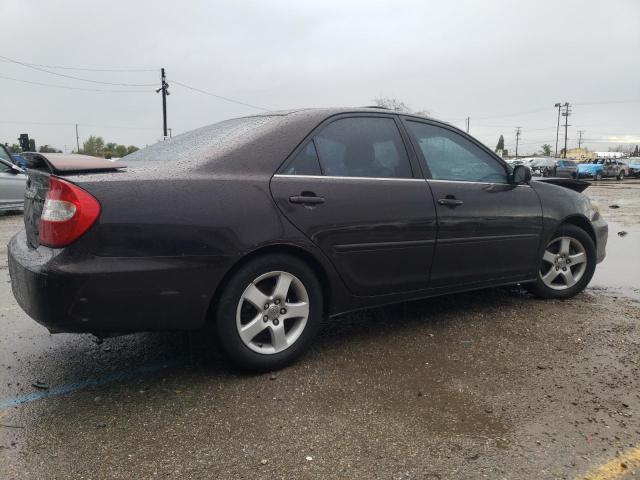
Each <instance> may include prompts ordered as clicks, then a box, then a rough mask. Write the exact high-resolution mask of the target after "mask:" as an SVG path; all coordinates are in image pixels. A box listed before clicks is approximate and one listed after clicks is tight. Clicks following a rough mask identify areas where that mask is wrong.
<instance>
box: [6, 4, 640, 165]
mask: <svg viewBox="0 0 640 480" xmlns="http://www.w3.org/2000/svg"><path fill="white" fill-rule="evenodd" d="M0 55H2V56H4V57H8V58H10V59H14V60H18V61H20V62H27V63H31V64H40V65H51V66H68V67H83V68H110V69H155V70H153V71H136V72H96V71H81V70H63V69H59V68H48V67H44V68H45V69H48V70H51V71H54V72H57V73H60V74H62V75H70V76H76V77H81V78H85V79H92V80H97V81H100V82H111V83H124V84H135V85H146V84H156V85H157V86H158V85H159V68H160V67H161V66H164V67H165V68H166V69H167V76H168V82H169V84H170V85H171V87H170V93H171V95H170V96H169V97H168V117H169V126H170V127H171V128H172V129H173V133H174V134H177V133H180V132H184V131H187V130H190V129H193V128H195V127H198V126H202V125H205V124H210V123H214V122H217V121H219V120H222V119H225V118H230V117H237V116H243V115H249V114H252V113H254V112H258V111H259V110H255V109H252V108H250V107H246V106H242V105H237V104H233V103H229V102H226V101H223V100H220V99H217V98H214V97H211V96H206V95H204V94H201V93H198V92H195V91H191V90H188V89H186V88H184V87H181V86H179V85H177V84H175V83H172V80H175V81H177V82H182V83H184V84H187V85H190V86H192V87H196V88H199V89H202V90H206V91H208V92H211V93H215V94H218V95H222V96H226V97H230V98H233V99H237V100H240V101H242V102H245V103H249V104H252V105H256V106H260V107H263V108H267V109H284V108H297V107H313V106H319V107H322V106H363V105H370V104H372V101H373V99H374V98H376V97H379V96H385V97H397V98H398V99H400V100H402V101H404V102H405V103H407V104H408V105H409V106H411V107H412V108H414V109H416V110H419V109H426V110H428V111H429V112H430V114H431V115H432V116H434V117H436V118H439V119H442V120H446V121H449V122H451V123H453V124H455V125H457V126H460V127H463V126H464V118H465V117H467V116H470V117H471V130H470V133H471V134H473V135H475V136H477V137H478V138H479V139H480V140H482V141H483V142H485V143H486V144H488V145H490V146H491V147H494V146H495V144H496V142H497V139H498V136H499V135H500V134H503V135H504V137H505V141H506V146H507V148H510V149H513V146H514V143H515V127H516V126H521V127H522V140H521V141H522V144H521V145H522V146H521V150H520V153H526V152H534V151H536V150H538V149H539V147H540V145H542V144H543V143H550V144H552V145H554V144H555V133H556V118H557V117H556V115H557V110H556V109H555V108H554V104H555V103H556V102H559V101H560V102H565V101H568V102H571V103H574V104H575V105H574V107H573V115H572V116H571V117H570V122H569V123H570V124H571V126H570V127H569V146H570V148H571V147H573V146H576V139H577V133H576V132H577V130H578V129H580V130H584V131H585V134H584V137H585V138H586V139H587V140H586V142H585V143H586V144H587V146H589V147H590V148H592V149H596V150H606V149H607V148H608V147H609V146H611V145H617V144H621V143H625V142H626V143H634V144H635V143H636V142H637V143H640V0H615V1H612V0H608V1H607V0H602V1H594V0H591V1H585V0H576V1H564V0H562V1H561V0H549V1H547V0H535V1H518V2H513V1H506V0H505V1H490V0H483V1H463V0H456V1H415V2H409V1H406V2H401V1H391V0H387V1H373V0H366V1H346V0H341V1H333V0H322V1H317V2H310V1H300V0H298V1H293V0H292V1H266V0H263V1H237V0H236V1H228V2H226V1H216V2H214V1H205V0H202V1H182V2H169V1H163V0H154V1H139V0H135V1H133V0H128V1H120V0H110V1H109V2H106V1H86V0H77V1H76V0H56V1H55V2H45V1H33V0H0ZM38 68H43V67H38ZM0 76H1V77H10V78H12V79H19V80H28V81H31V82H38V83H45V84H51V85H59V86H67V87H74V88H84V89H98V90H108V91H84V90H70V89H63V88H53V87H48V86H41V85H33V84H27V83H21V82H18V81H15V80H9V79H7V78H0V85H1V86H2V90H1V92H2V95H1V96H0V98H1V99H2V115H0V141H2V142H9V143H14V142H15V141H16V138H17V136H18V134H19V133H24V132H28V133H29V134H30V136H31V137H33V138H35V139H36V141H37V144H38V146H40V145H42V144H50V145H54V146H56V147H58V148H61V149H62V148H66V149H67V150H68V149H71V148H75V124H76V123H78V124H79V130H80V142H82V140H83V139H86V138H87V137H88V136H89V135H92V134H93V135H100V136H102V137H104V139H105V141H114V142H118V143H125V144H135V145H138V146H144V145H145V144H151V143H154V142H156V141H157V140H158V139H159V138H161V135H162V109H161V98H160V95H159V94H156V93H155V91H154V87H153V86H144V87H137V86H136V87H125V86H115V85H107V84H99V83H90V82H83V81H79V80H76V79H71V78H66V77H63V76H57V75H52V74H50V73H46V72H42V71H38V70H34V69H31V68H27V67H24V66H22V65H18V64H15V63H11V62H9V61H6V60H0ZM114 90H116V91H120V90H125V92H118V93H113V91H114ZM131 90H134V92H131ZM629 100H635V102H630V101H629ZM596 102H617V103H603V104H593V103H596ZM588 104H590V105H588Z"/></svg>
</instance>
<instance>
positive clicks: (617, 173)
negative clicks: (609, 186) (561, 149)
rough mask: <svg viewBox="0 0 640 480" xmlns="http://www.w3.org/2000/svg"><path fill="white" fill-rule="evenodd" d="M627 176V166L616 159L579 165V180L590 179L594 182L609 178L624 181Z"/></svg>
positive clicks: (599, 159)
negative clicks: (582, 178) (581, 178)
mask: <svg viewBox="0 0 640 480" xmlns="http://www.w3.org/2000/svg"><path fill="white" fill-rule="evenodd" d="M627 175H629V167H628V166H627V164H626V163H624V162H623V161H621V160H619V159H615V158H597V159H595V160H593V162H591V163H581V164H579V165H578V178H580V177H590V178H593V179H594V180H602V179H603V178H607V177H609V178H615V179H616V180H624V177H625V176H627Z"/></svg>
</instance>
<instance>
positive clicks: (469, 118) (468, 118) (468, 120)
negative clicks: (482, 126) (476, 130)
mask: <svg viewBox="0 0 640 480" xmlns="http://www.w3.org/2000/svg"><path fill="white" fill-rule="evenodd" d="M466 120H467V133H469V122H470V121H471V117H467V119H466Z"/></svg>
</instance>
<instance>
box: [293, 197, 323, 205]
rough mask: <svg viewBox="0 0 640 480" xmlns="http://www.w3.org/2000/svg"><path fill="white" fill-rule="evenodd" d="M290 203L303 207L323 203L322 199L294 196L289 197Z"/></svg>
mask: <svg viewBox="0 0 640 480" xmlns="http://www.w3.org/2000/svg"><path fill="white" fill-rule="evenodd" d="M289 201H290V202H291V203H301V204H303V205H319V204H321V203H324V197H316V196H315V195H294V196H293V197H289Z"/></svg>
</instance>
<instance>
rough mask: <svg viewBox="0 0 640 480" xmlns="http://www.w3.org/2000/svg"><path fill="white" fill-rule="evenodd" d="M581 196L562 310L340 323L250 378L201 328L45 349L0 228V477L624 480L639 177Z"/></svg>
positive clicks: (60, 338) (494, 294)
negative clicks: (292, 357) (581, 227)
mask: <svg viewBox="0 0 640 480" xmlns="http://www.w3.org/2000/svg"><path fill="white" fill-rule="evenodd" d="M585 193H587V194H588V195H589V196H591V197H592V198H594V199H596V200H597V201H598V202H599V204H600V207H601V210H602V212H603V215H604V216H605V218H606V219H607V220H608V221H609V223H610V233H609V238H610V241H609V247H608V257H607V259H606V260H605V262H604V263H603V264H601V265H600V266H599V267H598V270H597V272H596V276H595V277H594V279H593V281H592V282H591V285H590V287H589V288H588V289H587V290H586V291H585V292H584V293H582V294H580V295H578V296H577V297H575V298H573V299H571V300H568V301H549V300H547V301H542V300H538V299H536V298H533V297H531V296H530V295H528V294H527V293H525V292H524V291H523V290H522V289H520V288H518V287H513V288H502V289H492V290H483V291H478V292H471V293H467V294H460V295H451V296H446V297H441V298H436V299H430V300H425V301H420V302H413V303H407V304H400V305H395V306H391V307H386V308H381V309H375V310H369V311H365V312H360V313H357V314H351V315H347V316H343V317H340V318H336V319H334V320H331V321H329V322H327V323H326V325H325V327H324V329H323V331H322V333H321V335H320V336H319V338H318V339H317V341H316V342H315V345H314V347H313V348H312V349H311V351H310V352H309V353H308V354H307V355H306V356H305V357H303V358H302V359H301V360H300V361H299V362H298V363H297V364H295V365H294V366H292V367H290V368H287V369H285V370H283V371H280V372H277V373H273V374H264V375H246V374H240V373H237V372H234V371H233V370H232V369H231V368H230V366H229V365H228V364H227V363H226V362H225V361H224V359H223V358H222V357H221V356H220V354H219V352H218V351H217V350H216V349H215V347H214V346H213V341H212V339H211V337H210V336H209V335H204V334H201V333H191V334H187V333H179V334H177V333H155V334H137V335H128V336H124V337H119V338H112V339H107V340H105V341H104V342H103V343H98V342H96V341H95V339H94V338H93V337H91V336H89V335H67V334H59V335H50V334H49V333H48V332H47V331H46V329H44V328H43V327H41V326H39V325H37V324H36V323H35V322H33V321H32V320H30V319H29V318H28V317H27V316H26V315H25V314H24V313H23V312H22V310H21V309H20V308H19V307H18V306H17V304H16V302H15V301H14V299H13V296H12V294H11V287H10V284H9V275H8V270H7V262H6V250H5V247H4V245H6V243H7V241H8V239H9V238H10V236H11V235H12V234H13V233H15V232H16V231H17V230H18V229H19V228H21V222H22V219H21V217H20V216H19V215H7V216H2V217H0V325H1V328H0V478H3V479H4V478H7V479H23V478H27V479H43V478H83V479H103V478H104V479H106V478H115V479H130V478H184V479H191V478H193V479H202V478H252V479H253V478H265V479H266V478H268V479H271V478H273V479H277V478H287V479H288V478H291V479H298V478H309V479H312V478H323V479H324V478H327V479H333V478H335V479H346V478H385V479H392V478H393V479H445V478H455V479H467V478H468V479H477V478H491V479H502V478H504V479H534V478H535V479H545V478H549V479H551V478H567V479H573V478H592V479H596V478H597V479H609V478H620V479H630V478H640V449H639V445H640V388H639V380H638V379H639V378H640V328H639V327H640V268H639V267H640V264H638V252H639V251H640V182H638V181H635V180H626V181H624V182H615V181H604V182H599V183H597V184H595V185H593V186H592V187H590V188H589V189H588V190H587V191H586V192H585ZM114 301H117V299H114Z"/></svg>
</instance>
